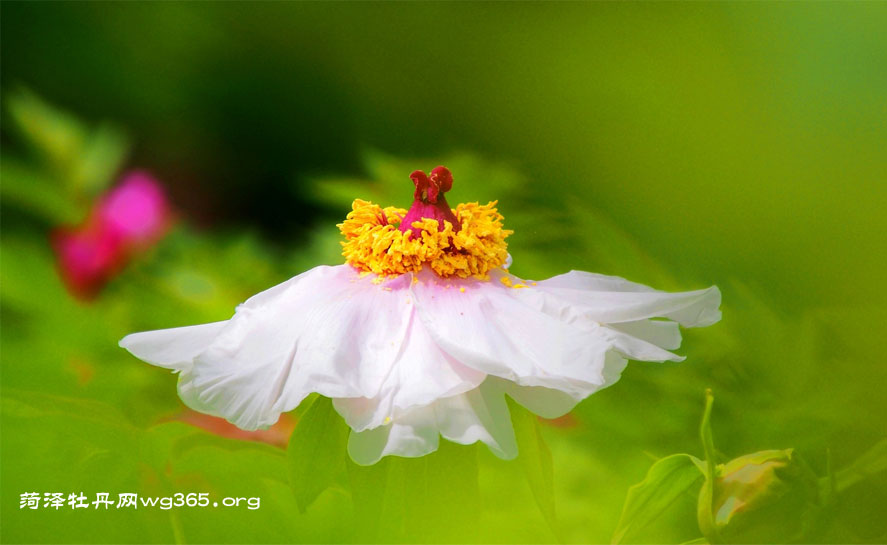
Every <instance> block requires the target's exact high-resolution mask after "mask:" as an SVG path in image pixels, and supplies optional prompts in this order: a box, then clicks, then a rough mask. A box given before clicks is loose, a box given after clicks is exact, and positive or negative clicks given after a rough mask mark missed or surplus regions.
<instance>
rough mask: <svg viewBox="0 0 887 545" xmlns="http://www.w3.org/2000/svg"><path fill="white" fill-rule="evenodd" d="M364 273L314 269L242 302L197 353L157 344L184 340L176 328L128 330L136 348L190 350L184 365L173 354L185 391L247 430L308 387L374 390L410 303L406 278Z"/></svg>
mask: <svg viewBox="0 0 887 545" xmlns="http://www.w3.org/2000/svg"><path fill="white" fill-rule="evenodd" d="M371 280H372V279H371V278H360V277H359V274H358V273H357V272H356V271H355V270H354V269H353V268H351V267H350V266H347V265H342V266H339V267H317V268H315V269H312V270H310V271H308V272H306V273H304V274H301V275H299V276H297V277H295V278H292V279H290V280H288V281H287V282H284V283H283V284H280V285H278V286H275V287H273V288H271V289H269V290H267V291H265V292H262V293H260V294H258V295H256V296H255V297H253V298H251V299H249V300H248V301H247V302H246V303H244V304H242V305H240V306H239V307H238V308H237V312H236V313H235V315H234V317H233V318H231V320H229V321H228V322H226V323H224V324H223V325H222V326H221V327H219V326H218V325H216V328H218V331H217V334H216V336H215V338H214V339H213V340H212V342H211V344H210V345H209V346H206V347H204V349H203V350H202V351H200V352H199V353H197V354H196V355H193V352H189V351H188V350H190V349H192V348H195V346H193V345H192V344H189V343H185V341H182V342H183V343H185V344H183V346H184V347H185V348H187V349H188V350H185V349H181V350H178V349H177V350H178V351H176V350H172V349H169V348H164V346H165V343H166V342H167V341H169V340H171V339H172V340H180V339H183V337H182V335H179V333H181V332H175V331H172V332H169V331H167V332H149V333H146V334H140V335H143V336H142V337H139V336H136V337H134V338H135V339H136V340H139V339H141V340H144V341H145V342H144V343H141V344H138V346H139V349H138V352H137V353H136V355H139V354H143V355H144V354H148V355H150V354H153V353H162V352H163V351H164V350H172V352H173V353H174V354H175V355H177V356H191V357H192V361H191V363H190V365H188V364H187V362H185V363H181V362H176V365H177V368H178V369H181V370H182V375H181V377H180V384H179V390H180V394H181V396H182V399H183V400H184V401H185V403H186V404H188V405H189V406H191V407H193V408H195V409H196V410H200V411H203V412H208V413H210V414H215V415H218V416H223V417H224V418H227V419H228V420H230V421H231V422H233V423H234V424H236V425H237V426H239V427H241V428H244V429H255V428H258V427H263V426H268V425H271V424H273V423H274V422H276V421H277V418H278V417H279V415H280V413H281V412H283V411H288V410H292V409H293V408H295V407H296V406H297V405H298V404H299V402H301V400H302V399H304V397H305V396H306V395H307V394H308V393H310V392H319V393H321V394H323V395H326V396H328V397H375V396H377V395H378V394H379V391H380V388H381V386H382V384H383V382H384V381H385V379H386V378H387V376H388V374H389V372H390V369H391V366H392V364H393V363H394V361H395V359H396V357H397V355H398V353H399V352H400V351H401V345H402V342H403V339H404V338H405V332H406V328H407V326H408V324H409V321H410V316H411V314H412V312H413V310H412V305H411V304H407V302H406V297H407V292H408V290H407V287H408V286H409V281H410V278H409V277H408V276H404V277H400V278H398V279H396V280H394V281H389V282H388V283H384V284H381V285H375V284H372V283H371ZM152 341H153V342H155V343H156V345H155V346H153V348H152ZM127 344H131V345H133V346H135V345H136V343H134V342H132V343H131V342H128V343H127ZM155 359H156V358H155ZM161 363H167V364H169V362H161Z"/></svg>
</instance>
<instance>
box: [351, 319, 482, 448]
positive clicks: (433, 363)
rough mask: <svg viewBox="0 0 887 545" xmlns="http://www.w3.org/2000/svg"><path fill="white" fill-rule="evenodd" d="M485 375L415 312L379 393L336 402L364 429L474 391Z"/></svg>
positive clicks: (355, 426) (359, 427) (352, 425)
mask: <svg viewBox="0 0 887 545" xmlns="http://www.w3.org/2000/svg"><path fill="white" fill-rule="evenodd" d="M485 377H486V375H485V374H484V373H482V372H480V371H477V370H475V369H471V368H470V367H466V366H464V365H462V364H461V363H459V362H458V361H457V360H456V359H454V358H453V357H452V356H450V355H449V354H447V353H446V352H444V351H442V350H441V349H440V347H438V346H437V344H435V343H434V341H433V340H432V339H431V337H430V336H429V335H428V332H427V331H426V330H425V326H424V325H422V322H421V321H419V320H418V318H416V317H415V313H413V315H412V316H411V321H410V323H409V326H408V328H407V331H406V334H405V339H404V340H403V344H402V346H401V351H400V353H399V354H398V355H397V359H396V360H395V362H394V364H393V365H392V367H391V371H390V372H389V374H388V377H387V378H386V379H385V382H384V383H383V384H382V387H381V389H380V391H379V394H378V395H377V396H376V397H374V398H365V397H359V398H338V399H335V400H334V401H333V404H334V406H335V407H336V410H337V411H338V412H339V414H341V415H342V416H343V417H344V418H345V421H346V422H348V425H349V426H351V428H352V429H354V430H355V431H363V430H365V429H367V428H375V427H377V426H381V425H382V424H384V423H385V421H386V419H387V420H390V419H392V418H397V417H399V416H400V415H402V414H404V413H406V412H408V411H409V410H411V409H413V408H414V407H422V406H425V405H429V404H431V403H433V402H434V401H435V400H437V399H440V398H443V397H449V396H454V395H456V394H460V393H463V392H467V391H469V390H472V389H474V388H476V387H477V386H478V385H480V383H481V382H483V380H484V378H485Z"/></svg>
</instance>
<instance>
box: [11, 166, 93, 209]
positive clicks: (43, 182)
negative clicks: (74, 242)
mask: <svg viewBox="0 0 887 545" xmlns="http://www.w3.org/2000/svg"><path fill="white" fill-rule="evenodd" d="M0 178H2V180H3V183H2V184H0V195H2V197H3V201H4V202H5V204H10V205H14V206H16V207H17V208H20V209H22V210H24V211H26V212H28V213H29V214H31V215H33V216H37V217H39V218H40V219H42V220H44V221H46V222H47V223H49V224H51V225H59V224H65V223H76V222H79V221H80V220H81V219H83V217H84V216H85V215H86V207H85V206H82V205H80V204H78V203H77V202H76V201H75V200H74V199H71V198H70V197H69V196H68V195H67V194H66V193H65V190H64V188H63V187H62V186H61V185H59V184H58V183H56V182H55V181H54V180H53V179H51V178H49V177H47V176H44V175H42V174H40V173H39V172H36V171H34V170H33V169H30V168H28V167H27V166H25V165H24V164H22V163H21V162H19V161H17V160H15V159H14V158H12V157H8V156H5V155H4V156H3V160H2V161H0Z"/></svg>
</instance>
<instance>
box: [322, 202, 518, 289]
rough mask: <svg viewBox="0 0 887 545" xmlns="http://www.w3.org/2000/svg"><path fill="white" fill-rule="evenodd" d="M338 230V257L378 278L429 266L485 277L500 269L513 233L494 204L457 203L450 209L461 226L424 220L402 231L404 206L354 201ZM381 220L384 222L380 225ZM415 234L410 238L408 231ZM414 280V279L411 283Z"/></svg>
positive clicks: (443, 271)
mask: <svg viewBox="0 0 887 545" xmlns="http://www.w3.org/2000/svg"><path fill="white" fill-rule="evenodd" d="M351 208H352V210H351V212H349V213H348V216H347V217H346V218H345V221H344V222H342V223H340V224H339V226H338V227H339V230H340V231H341V232H342V234H343V235H344V236H345V241H344V242H342V247H343V251H342V255H344V256H345V260H346V262H347V263H349V264H350V265H352V266H353V267H356V268H357V269H359V270H361V271H363V272H364V273H375V274H377V275H379V276H380V277H388V276H396V275H399V274H404V273H407V272H414V273H415V272H419V271H420V270H422V267H424V266H428V267H431V270H433V271H434V272H435V273H437V275H438V276H441V277H449V276H456V277H459V278H469V277H474V278H478V279H482V280H486V279H488V278H489V275H488V273H489V271H490V270H492V269H495V268H497V267H500V266H502V265H503V264H504V263H505V260H506V258H507V257H508V253H507V251H506V248H507V246H508V245H507V243H506V242H505V238H506V237H507V236H509V235H510V234H511V233H512V231H509V230H507V229H503V228H502V220H503V219H504V218H503V217H502V216H501V215H500V214H499V212H498V211H497V210H496V201H493V202H491V203H488V204H485V205H479V204H478V203H466V204H460V205H458V206H457V207H456V209H455V210H454V211H453V213H454V214H455V216H456V218H458V219H459V221H460V223H461V225H462V228H461V229H460V230H459V231H458V232H453V226H452V225H451V224H450V223H449V222H444V228H443V230H438V223H437V220H433V219H428V218H425V219H422V220H420V221H416V222H414V223H413V225H412V226H411V227H412V229H410V230H408V231H405V232H403V233H402V232H400V231H399V230H398V226H399V225H400V222H401V220H402V218H403V217H404V216H405V215H406V210H404V209H402V208H393V207H388V208H384V209H383V208H382V207H380V206H378V205H376V204H373V203H371V202H368V201H363V200H360V199H356V200H355V201H354V203H353V204H352V205H351ZM383 218H384V220H386V221H387V223H384V224H383ZM411 231H412V232H416V233H417V234H418V236H416V237H415V238H411V236H410V233H411ZM414 281H418V280H417V279H414Z"/></svg>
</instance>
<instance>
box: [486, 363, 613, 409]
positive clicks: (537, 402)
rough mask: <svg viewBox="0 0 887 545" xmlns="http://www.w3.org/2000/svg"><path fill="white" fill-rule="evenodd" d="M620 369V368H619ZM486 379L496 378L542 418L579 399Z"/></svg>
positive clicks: (517, 399)
mask: <svg viewBox="0 0 887 545" xmlns="http://www.w3.org/2000/svg"><path fill="white" fill-rule="evenodd" d="M620 371H621V370H620ZM487 380H498V381H500V382H501V387H502V389H503V390H504V391H505V392H506V393H507V394H508V395H509V396H510V397H511V398H512V399H514V400H515V401H517V402H518V403H520V404H521V405H523V406H524V407H526V408H527V409H529V410H530V412H532V413H534V414H538V415H539V416H541V417H542V418H558V417H561V416H563V415H565V414H567V413H568V412H570V411H572V410H573V407H575V406H576V404H577V403H579V401H581V399H576V398H575V397H573V396H571V395H569V394H566V393H564V392H562V391H560V390H554V389H552V388H543V387H542V386H518V385H517V384H515V383H513V382H511V381H508V380H503V379H500V378H497V377H490V378H489V379H487Z"/></svg>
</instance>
